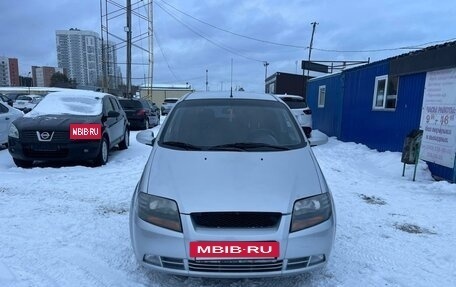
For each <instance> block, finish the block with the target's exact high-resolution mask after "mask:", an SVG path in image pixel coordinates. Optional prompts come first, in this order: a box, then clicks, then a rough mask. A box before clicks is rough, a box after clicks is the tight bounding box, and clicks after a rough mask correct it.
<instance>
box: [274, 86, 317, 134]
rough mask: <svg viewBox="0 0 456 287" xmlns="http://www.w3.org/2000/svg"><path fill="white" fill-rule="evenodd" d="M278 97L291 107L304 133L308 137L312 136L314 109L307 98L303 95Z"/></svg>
mask: <svg viewBox="0 0 456 287" xmlns="http://www.w3.org/2000/svg"><path fill="white" fill-rule="evenodd" d="M278 97H279V98H280V99H281V100H282V101H284V102H285V104H287V105H288V107H290V109H291V111H292V112H293V114H294V115H295V117H296V119H297V120H298V122H299V124H300V125H301V127H302V129H303V130H304V133H305V134H306V136H307V137H308V138H310V137H311V136H312V110H311V109H310V108H309V106H308V105H307V102H306V100H304V98H303V97H301V96H295V95H278Z"/></svg>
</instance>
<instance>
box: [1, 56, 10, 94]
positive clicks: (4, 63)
mask: <svg viewBox="0 0 456 287" xmlns="http://www.w3.org/2000/svg"><path fill="white" fill-rule="evenodd" d="M7 86H10V71H9V61H8V58H7V57H1V56H0V87H7Z"/></svg>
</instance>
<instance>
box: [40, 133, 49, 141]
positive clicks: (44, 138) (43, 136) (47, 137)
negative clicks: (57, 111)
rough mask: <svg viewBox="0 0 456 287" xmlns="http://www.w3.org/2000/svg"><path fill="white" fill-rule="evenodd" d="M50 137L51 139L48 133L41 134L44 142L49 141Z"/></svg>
mask: <svg viewBox="0 0 456 287" xmlns="http://www.w3.org/2000/svg"><path fill="white" fill-rule="evenodd" d="M50 137H51V135H50V134H49V133H48V132H42V133H41V139H43V140H48V139H49V138H50Z"/></svg>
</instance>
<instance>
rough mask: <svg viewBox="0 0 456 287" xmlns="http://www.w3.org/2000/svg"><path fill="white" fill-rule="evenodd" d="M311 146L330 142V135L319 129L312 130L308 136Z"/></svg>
mask: <svg viewBox="0 0 456 287" xmlns="http://www.w3.org/2000/svg"><path fill="white" fill-rule="evenodd" d="M308 140H309V142H310V146H317V145H322V144H325V143H327V142H328V136H327V135H326V134H324V133H322V132H321V131H319V130H312V133H311V136H310V138H308Z"/></svg>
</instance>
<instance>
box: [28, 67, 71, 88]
mask: <svg viewBox="0 0 456 287" xmlns="http://www.w3.org/2000/svg"><path fill="white" fill-rule="evenodd" d="M57 72H59V73H62V74H66V73H65V71H64V69H63V68H58V67H37V66H32V78H33V85H34V86H36V87H50V86H51V78H52V75H53V74H54V73H57Z"/></svg>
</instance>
